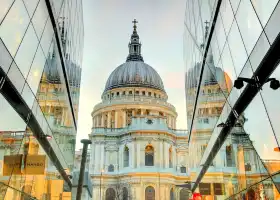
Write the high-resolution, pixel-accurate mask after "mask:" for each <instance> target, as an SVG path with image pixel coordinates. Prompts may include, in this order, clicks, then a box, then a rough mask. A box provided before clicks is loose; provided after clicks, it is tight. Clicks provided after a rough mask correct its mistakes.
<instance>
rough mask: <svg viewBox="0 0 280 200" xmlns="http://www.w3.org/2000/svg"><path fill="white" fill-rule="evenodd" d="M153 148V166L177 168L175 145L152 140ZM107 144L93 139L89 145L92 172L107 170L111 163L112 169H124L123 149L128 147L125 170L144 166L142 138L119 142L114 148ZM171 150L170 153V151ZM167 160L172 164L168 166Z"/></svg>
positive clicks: (144, 142)
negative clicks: (127, 159)
mask: <svg viewBox="0 0 280 200" xmlns="http://www.w3.org/2000/svg"><path fill="white" fill-rule="evenodd" d="M149 145H152V146H153V148H154V166H155V167H159V168H162V169H168V168H173V169H175V170H177V169H176V168H177V166H178V165H179V164H178V160H179V159H178V154H177V152H176V149H175V146H173V145H171V144H170V143H169V142H167V141H165V140H157V141H153V142H152V143H151V144H149ZM107 146H108V145H106V144H105V142H104V141H98V142H97V141H95V142H94V141H93V144H92V146H91V151H92V152H91V159H90V160H91V162H92V163H91V169H92V170H93V171H94V173H97V174H98V173H100V172H101V170H104V172H105V173H106V172H108V166H109V165H113V166H114V169H115V170H114V171H116V170H117V169H119V170H125V169H126V167H125V166H124V149H125V147H127V148H128V149H129V165H128V166H127V170H133V169H135V168H142V167H145V148H146V146H147V142H146V141H143V140H133V141H131V142H129V143H128V144H121V145H119V146H118V147H116V148H115V149H112V148H110V149H107V148H106V147H107ZM170 150H171V153H170ZM169 160H171V162H172V165H171V166H170V164H169Z"/></svg>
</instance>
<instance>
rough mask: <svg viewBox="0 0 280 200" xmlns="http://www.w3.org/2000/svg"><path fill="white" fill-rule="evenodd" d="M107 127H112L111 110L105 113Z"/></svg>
mask: <svg viewBox="0 0 280 200" xmlns="http://www.w3.org/2000/svg"><path fill="white" fill-rule="evenodd" d="M107 128H112V123H111V112H108V115H107Z"/></svg>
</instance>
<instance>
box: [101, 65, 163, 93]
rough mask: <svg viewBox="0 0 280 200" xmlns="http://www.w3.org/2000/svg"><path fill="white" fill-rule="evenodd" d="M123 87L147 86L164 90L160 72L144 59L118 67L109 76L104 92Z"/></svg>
mask: <svg viewBox="0 0 280 200" xmlns="http://www.w3.org/2000/svg"><path fill="white" fill-rule="evenodd" d="M121 87H147V88H154V89H158V90H161V91H163V92H164V86H163V82H162V80H161V78H160V76H159V74H158V73H157V72H156V70H154V69H153V68H152V67H151V66H149V65H147V64H146V63H144V62H142V61H129V62H126V63H124V64H122V65H120V66H119V67H117V68H116V69H115V70H114V71H113V72H112V73H111V75H110V76H109V78H108V80H107V83H106V86H105V91H104V92H106V91H108V90H111V89H114V88H121Z"/></svg>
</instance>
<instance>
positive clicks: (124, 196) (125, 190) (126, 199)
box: [122, 187, 128, 200]
mask: <svg viewBox="0 0 280 200" xmlns="http://www.w3.org/2000/svg"><path fill="white" fill-rule="evenodd" d="M122 192H123V200H128V190H127V188H126V187H124V188H123V191H122Z"/></svg>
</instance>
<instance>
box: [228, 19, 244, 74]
mask: <svg viewBox="0 0 280 200" xmlns="http://www.w3.org/2000/svg"><path fill="white" fill-rule="evenodd" d="M228 44H229V49H230V51H231V55H232V59H233V63H234V67H235V72H236V75H239V73H240V72H241V70H242V68H243V66H244V64H245V62H246V60H247V58H248V56H247V53H246V51H245V48H244V45H243V42H242V39H241V36H240V33H239V31H238V28H237V25H236V22H235V21H234V22H233V24H232V27H231V29H230V33H229V36H228Z"/></svg>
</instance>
